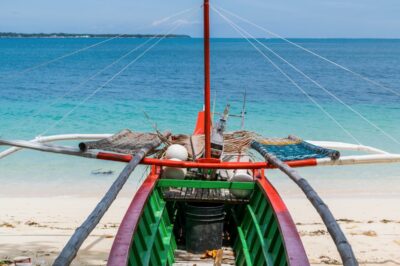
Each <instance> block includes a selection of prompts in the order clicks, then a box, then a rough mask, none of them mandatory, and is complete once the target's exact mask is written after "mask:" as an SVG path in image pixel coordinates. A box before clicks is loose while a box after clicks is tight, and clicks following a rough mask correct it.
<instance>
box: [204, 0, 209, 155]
mask: <svg viewBox="0 0 400 266" xmlns="http://www.w3.org/2000/svg"><path fill="white" fill-rule="evenodd" d="M203 10H204V134H205V158H211V132H210V131H211V112H210V6H209V0H204V5H203Z"/></svg>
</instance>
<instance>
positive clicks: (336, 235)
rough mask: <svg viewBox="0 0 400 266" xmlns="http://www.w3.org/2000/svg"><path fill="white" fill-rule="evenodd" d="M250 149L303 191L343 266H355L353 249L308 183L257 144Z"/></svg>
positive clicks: (253, 144)
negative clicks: (322, 224) (336, 250)
mask: <svg viewBox="0 0 400 266" xmlns="http://www.w3.org/2000/svg"><path fill="white" fill-rule="evenodd" d="M251 147H252V148H253V149H255V150H256V151H257V152H259V153H260V154H261V155H262V156H263V157H264V159H265V160H266V161H267V162H268V163H270V164H272V165H274V166H276V167H278V168H279V169H280V170H281V171H282V172H284V173H285V174H286V175H287V176H288V177H289V178H290V179H292V180H293V181H294V182H295V183H296V184H297V185H298V186H299V187H300V188H301V190H303V192H304V194H305V195H306V196H307V198H308V199H309V200H310V202H311V203H312V205H313V206H314V208H315V209H316V210H317V211H318V213H319V215H320V216H321V218H322V220H323V222H324V224H325V226H326V228H327V229H328V232H329V234H330V235H331V237H332V239H333V241H334V242H335V245H336V247H337V249H338V251H339V254H340V257H341V259H342V262H343V265H345V266H357V265H358V262H357V259H356V257H355V255H354V252H353V249H352V247H351V245H350V243H349V242H348V241H347V239H346V236H345V235H344V233H343V231H342V229H341V228H340V226H339V224H338V223H337V222H336V219H335V217H334V216H333V214H332V212H331V211H330V210H329V208H328V206H327V205H326V204H325V203H324V201H323V200H322V199H321V198H320V196H319V195H318V194H317V192H316V191H315V190H314V189H313V188H312V187H311V185H310V184H309V183H308V181H307V180H306V179H304V178H303V177H302V176H300V174H299V173H298V172H297V171H296V170H294V169H293V168H291V167H290V166H288V165H287V164H285V163H284V162H282V161H281V160H279V159H278V158H277V157H275V156H274V155H272V154H270V153H268V152H267V150H266V149H265V148H264V147H263V146H262V145H261V144H259V143H258V142H255V141H253V142H252V144H251Z"/></svg>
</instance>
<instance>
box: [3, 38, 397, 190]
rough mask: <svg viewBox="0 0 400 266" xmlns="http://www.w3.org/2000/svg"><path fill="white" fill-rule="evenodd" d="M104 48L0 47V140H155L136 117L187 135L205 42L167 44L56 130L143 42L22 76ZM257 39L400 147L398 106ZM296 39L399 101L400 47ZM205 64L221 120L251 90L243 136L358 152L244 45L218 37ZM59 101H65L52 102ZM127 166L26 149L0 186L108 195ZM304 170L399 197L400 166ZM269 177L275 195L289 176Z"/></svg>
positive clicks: (324, 184) (353, 126) (7, 165)
mask: <svg viewBox="0 0 400 266" xmlns="http://www.w3.org/2000/svg"><path fill="white" fill-rule="evenodd" d="M99 41H101V39H68V38H67V39H0V136H1V138H5V139H32V138H34V137H35V136H37V135H40V134H42V133H43V132H46V135H52V134H60V133H113V132H117V131H119V130H121V129H123V128H130V129H132V130H138V131H150V130H152V126H151V122H149V121H148V120H147V119H146V118H145V116H144V114H143V112H146V113H147V114H148V115H149V116H150V117H151V119H152V120H153V121H154V122H155V123H157V126H158V128H159V129H160V130H166V129H169V130H171V131H172V132H173V133H190V132H191V131H192V130H193V127H194V124H195V120H196V116H197V112H198V111H199V110H200V109H202V101H203V98H202V97H203V94H202V91H203V84H202V83H203V57H202V48H203V47H202V40H201V39H167V40H163V41H162V42H161V43H160V44H159V45H158V46H156V47H155V48H154V49H152V50H150V51H149V52H148V53H146V54H145V55H144V56H143V57H142V58H140V59H139V60H137V62H135V63H134V64H132V65H131V66H130V67H129V68H127V69H126V70H125V71H124V72H122V73H121V75H118V76H117V77H116V78H115V79H114V80H113V81H112V82H110V83H109V84H107V85H106V86H104V88H102V89H101V90H99V91H98V92H97V93H96V94H95V95H94V96H93V97H91V98H90V99H88V100H87V101H86V102H85V103H84V104H82V105H81V106H79V107H78V108H76V110H75V111H74V112H72V113H71V114H70V115H68V116H67V117H65V118H64V119H63V120H62V122H60V123H58V124H55V123H56V122H57V121H59V120H60V119H61V118H62V117H63V116H64V115H65V114H66V113H68V112H69V111H70V110H72V109H73V108H74V107H75V106H76V105H77V104H79V103H80V102H82V101H83V100H84V99H85V98H86V97H88V96H89V95H91V94H92V93H93V92H94V91H95V90H96V89H98V88H99V87H101V86H102V85H103V84H104V83H105V82H106V81H107V80H109V79H110V78H111V77H113V76H114V75H115V74H116V73H117V72H118V71H120V70H121V69H122V68H123V67H124V66H126V65H127V64H129V63H130V62H131V61H132V60H134V59H135V58H136V57H137V56H138V55H140V54H141V53H142V52H143V51H144V50H145V49H146V48H147V47H148V46H149V45H151V43H152V42H150V43H149V44H148V45H146V46H144V47H142V48H141V49H138V50H137V51H136V52H134V53H132V54H130V55H129V56H128V57H126V58H124V59H123V60H121V61H120V62H118V63H116V64H114V65H113V66H111V67H109V68H108V69H107V70H106V71H104V72H102V73H100V74H99V75H98V76H96V77H95V78H93V79H92V80H90V81H89V82H87V83H85V84H83V85H81V86H80V87H78V85H79V84H81V83H83V82H84V81H85V80H87V79H88V78H89V77H91V76H92V75H94V74H95V73H97V72H98V71H100V70H101V69H103V68H105V67H107V66H108V65H110V64H111V63H113V62H114V61H115V60H117V59H118V58H119V57H121V56H123V55H124V54H126V53H128V52H129V51H130V50H132V49H133V48H135V47H137V46H138V45H140V44H141V43H143V42H145V41H146V39H115V40H112V41H110V42H107V43H104V44H102V45H99V46H96V47H93V48H91V49H88V50H86V51H83V52H80V53H77V54H74V55H72V56H69V57H65V58H63V59H62V60H58V61H55V62H52V63H50V64H46V65H42V66H40V67H37V68H33V69H31V70H30V71H24V70H26V69H28V68H31V67H33V66H38V65H40V64H42V63H43V62H47V61H49V60H52V59H54V58H57V57H60V56H63V55H65V54H68V53H71V52H73V51H76V50H78V49H81V48H83V47H86V46H89V45H92V44H94V43H97V42H99ZM261 41H262V42H264V43H265V44H266V45H268V46H269V47H270V48H271V49H273V50H274V51H276V52H277V53H279V54H280V55H281V56H282V57H284V58H285V59H286V60H288V61H289V62H291V63H292V64H294V65H296V66H297V67H298V68H300V69H301V70H303V71H304V72H305V73H306V74H307V75H309V76H310V77H311V78H313V79H315V80H316V81H318V82H319V83H320V84H322V85H323V86H325V87H326V88H327V89H328V90H330V91H331V92H332V93H334V94H335V95H336V96H337V97H339V98H340V99H342V100H343V101H344V102H345V103H346V104H348V105H350V106H351V107H352V108H354V109H355V110H357V111H358V112H360V113H362V114H363V115H364V116H365V117H366V118H368V119H369V120H370V121H371V122H372V123H374V124H376V125H377V126H378V127H380V128H381V129H382V130H384V131H385V132H387V134H390V135H391V136H393V137H394V138H396V139H398V140H399V141H400V123H399V121H400V105H399V103H400V96H397V95H395V94H393V93H391V92H389V91H387V90H384V89H382V88H379V87H377V86H374V85H372V84H370V83H368V82H366V81H363V80H361V79H360V78H358V77H356V76H354V75H352V74H349V73H347V72H345V71H343V70H341V69H338V68H337V67H335V66H333V65H330V64H328V63H327V62H324V61H322V60H320V59H319V58H316V57H314V56H312V55H310V54H307V53H306V52H304V51H302V50H299V49H298V48H296V47H293V46H291V45H289V44H287V43H285V42H283V41H279V40H267V39H265V40H261ZM293 41H294V42H296V43H298V44H301V45H303V46H304V47H306V48H308V49H311V50H313V51H315V52H317V53H319V54H321V55H323V56H325V57H327V58H329V59H331V60H333V61H335V62H338V63H340V64H342V65H344V66H346V67H348V68H350V69H352V70H354V71H356V72H357V73H360V74H362V75H364V76H366V77H368V78H371V79H373V80H375V81H377V82H379V83H381V84H383V85H385V86H387V87H388V88H390V89H392V90H395V91H397V92H398V93H400V40H372V39H371V40H344V39H296V40H293ZM153 42H154V41H153ZM266 53H267V54H268V55H269V56H271V58H272V60H273V61H274V62H276V63H277V64H278V65H279V66H280V67H282V69H283V70H284V71H285V72H287V73H288V75H290V76H291V77H292V78H293V79H294V80H296V82H298V84H299V85H300V86H301V87H302V88H303V89H304V90H305V91H307V92H308V93H309V94H310V95H311V96H312V97H313V98H315V99H316V100H317V101H318V102H319V103H320V104H321V106H323V107H324V108H325V109H326V111H328V112H329V113H330V114H332V116H334V117H335V118H336V119H337V120H338V121H339V122H340V123H341V124H342V125H343V127H345V128H346V129H347V130H348V131H350V132H351V133H352V134H353V135H354V136H355V137H356V138H357V139H358V140H359V141H360V142H361V143H363V144H366V145H373V146H375V147H378V148H382V149H385V150H388V151H390V152H398V153H400V144H398V143H396V142H394V141H393V140H391V139H389V138H388V137H386V136H385V135H384V134H382V132H380V131H379V130H377V129H376V128H374V127H372V126H371V125H369V124H368V123H367V122H366V121H364V120H362V119H360V118H359V117H358V116H357V115H355V114H354V113H352V112H351V111H349V110H348V109H347V108H346V107H345V106H343V105H341V104H340V103H338V102H337V101H335V100H334V99H333V98H332V97H330V96H329V95H328V94H326V93H325V92H324V91H322V90H321V89H319V88H318V87H316V86H315V85H314V84H312V83H310V82H309V81H308V80H306V79H305V78H304V77H302V76H301V75H299V74H298V73H296V72H295V71H293V70H292V69H291V68H290V67H288V66H287V65H285V64H284V63H283V62H282V61H279V59H278V58H276V57H274V56H273V55H271V54H269V53H268V52H266ZM211 56H212V61H211V86H212V95H213V98H214V97H215V99H216V111H222V110H223V108H224V106H225V105H226V104H227V103H229V104H231V113H239V112H240V110H241V106H242V98H243V92H244V91H245V90H246V91H247V110H246V111H247V115H246V122H245V129H247V130H252V131H257V132H259V133H261V134H263V135H264V136H275V137H284V136H287V135H289V134H294V135H297V136H300V137H302V138H304V139H312V140H332V141H344V142H353V143H354V140H353V139H352V138H351V137H350V136H348V135H347V134H346V133H345V132H343V131H342V130H341V128H339V127H338V126H337V125H336V124H335V123H334V122H332V121H331V120H330V119H329V118H328V117H327V116H326V115H325V114H324V113H322V112H321V111H320V110H319V109H318V108H317V107H316V106H315V105H314V104H313V103H311V102H310V101H309V100H308V99H307V97H305V96H304V95H303V94H302V93H301V92H300V91H299V90H298V89H297V88H296V87H295V86H293V85H292V84H291V83H290V82H288V81H287V80H286V78H285V77H284V76H282V75H281V74H280V73H279V72H278V71H276V70H275V69H274V68H273V66H272V65H271V64H269V63H268V62H267V61H266V60H265V58H263V57H262V56H260V54H258V52H257V51H256V50H254V48H252V47H251V46H250V45H249V44H248V43H247V42H246V41H245V40H243V39H213V40H212V43H211ZM71 89H72V91H71V92H70V93H68V92H69V91H70V90H71ZM66 93H67V95H65V94H66ZM63 95H65V97H63V98H62V99H59V98H60V97H62V96H63ZM56 99H59V100H57V101H55V100H56ZM239 127H240V120H239V119H235V118H231V119H230V120H229V122H228V129H229V130H235V129H239ZM63 144H71V145H75V144H76V143H75V142H64V143H63ZM4 149H5V148H1V149H0V150H4ZM122 167H123V164H121V163H113V162H99V161H96V160H90V159H82V158H70V157H66V156H62V155H52V154H43V153H38V152H33V151H22V152H19V153H16V154H13V155H11V156H9V157H7V158H5V159H2V160H0V182H1V183H2V186H4V187H5V188H6V189H3V191H7V192H10V193H14V192H15V191H18V190H20V189H21V190H23V191H24V193H27V191H34V192H35V193H37V192H38V191H40V192H41V193H44V194H45V193H49V189H43V187H45V186H51V187H52V188H54V190H55V191H58V192H57V193H59V192H60V191H61V192H63V193H66V194H68V193H72V194H74V193H75V194H79V193H80V192H82V191H84V190H85V189H83V188H84V187H86V186H83V185H90V186H92V187H93V188H96V187H98V188H103V187H105V186H106V185H107V184H108V183H110V182H111V181H112V180H113V179H114V178H115V176H116V175H117V173H118V171H119V170H120V169H122ZM96 169H103V170H106V171H107V170H112V171H114V174H112V175H109V176H102V175H100V176H99V175H93V174H92V171H93V170H96ZM301 171H302V172H303V173H304V174H306V175H307V176H309V178H310V180H311V181H312V182H313V183H314V184H316V185H317V186H320V187H321V188H322V189H323V190H324V191H334V193H337V192H338V191H358V192H359V193H361V194H363V193H364V192H365V194H366V195H367V194H368V192H367V191H365V189H364V187H365V186H366V184H367V185H368V186H370V187H371V188H374V187H375V188H376V190H378V191H380V192H382V193H381V194H395V195H398V194H396V193H399V191H400V181H399V179H400V167H399V166H397V165H379V166H374V167H372V166H351V167H341V168H339V167H326V168H323V169H322V168H319V169H311V168H310V169H304V170H301ZM271 178H272V179H273V180H274V182H276V183H277V184H278V185H279V184H280V182H284V181H282V180H283V179H284V177H283V176H281V175H279V174H276V173H275V172H272V173H271ZM132 182H133V181H132ZM284 189H287V190H288V191H290V190H291V189H294V188H291V187H290V185H288V186H284ZM94 191H96V190H95V189H94ZM363 191H364V192H363ZM334 193H333V194H334Z"/></svg>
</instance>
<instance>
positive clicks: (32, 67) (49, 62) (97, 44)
mask: <svg viewBox="0 0 400 266" xmlns="http://www.w3.org/2000/svg"><path fill="white" fill-rule="evenodd" d="M196 7H197V6H195V7H192V8H188V9H184V10H181V11H179V12H176V13H174V14H172V15H170V16H167V17H164V18H162V19H160V20H158V21H159V22H160V23H159V24H162V23H164V22H166V21H168V20H170V19H171V18H174V17H176V16H179V15H182V14H185V13H187V12H189V11H191V10H193V9H195V8H196ZM151 26H154V25H153V23H152V24H150V25H148V26H146V27H142V28H139V29H137V30H143V29H146V28H149V27H151ZM124 35H127V34H126V33H124V34H119V35H117V36H114V37H111V38H108V39H106V40H103V41H100V42H97V43H94V44H92V45H89V46H86V47H83V48H80V49H78V50H76V51H73V52H70V53H67V54H64V55H62V56H59V57H56V58H54V59H51V60H48V61H45V62H42V63H39V64H37V65H34V66H31V67H28V68H26V69H24V70H21V71H19V72H14V73H10V74H8V75H3V77H4V76H5V78H12V77H15V76H19V75H22V74H25V73H27V72H30V71H32V70H35V69H37V68H40V67H43V66H46V65H48V64H51V63H54V62H57V61H59V60H62V59H64V58H67V57H70V56H72V55H75V54H78V53H80V52H83V51H86V50H89V49H91V48H93V47H96V46H99V45H101V44H104V43H107V42H110V41H112V40H114V39H118V38H120V37H122V36H124ZM154 37H159V36H157V35H156V36H154Z"/></svg>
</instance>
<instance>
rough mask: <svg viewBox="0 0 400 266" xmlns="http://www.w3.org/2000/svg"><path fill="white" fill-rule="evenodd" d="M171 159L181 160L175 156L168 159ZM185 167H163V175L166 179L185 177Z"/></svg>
mask: <svg viewBox="0 0 400 266" xmlns="http://www.w3.org/2000/svg"><path fill="white" fill-rule="evenodd" d="M169 160H171V161H182V160H179V159H176V158H171V159H169ZM186 173H187V170H186V168H176V167H168V166H166V167H164V172H163V177H164V178H168V179H185V176H186Z"/></svg>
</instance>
